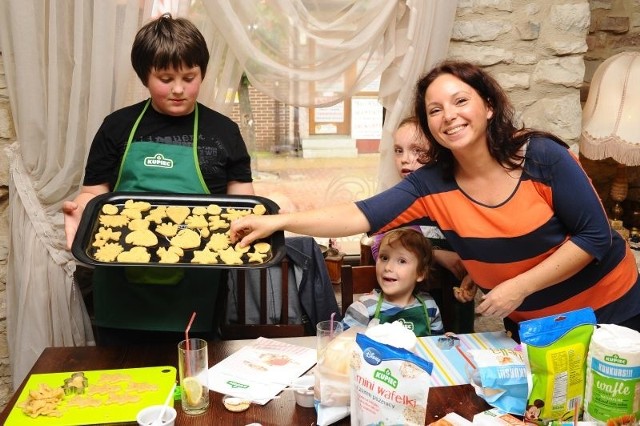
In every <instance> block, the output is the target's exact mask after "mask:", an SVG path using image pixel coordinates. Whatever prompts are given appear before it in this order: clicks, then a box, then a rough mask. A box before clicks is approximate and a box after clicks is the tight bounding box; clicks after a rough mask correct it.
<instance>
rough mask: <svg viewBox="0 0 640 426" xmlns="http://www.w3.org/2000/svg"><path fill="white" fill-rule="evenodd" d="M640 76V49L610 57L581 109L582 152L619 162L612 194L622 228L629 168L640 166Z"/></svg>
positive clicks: (616, 225) (613, 216) (617, 225)
mask: <svg viewBox="0 0 640 426" xmlns="http://www.w3.org/2000/svg"><path fill="white" fill-rule="evenodd" d="M639 78H640V52H622V53H619V54H617V55H614V56H611V57H610V58H608V59H606V60H605V61H604V62H603V63H602V64H600V66H598V68H597V69H596V71H595V73H594V74H593V79H592V81H591V87H590V89H589V95H588V96H587V101H586V103H585V104H584V108H583V110H582V134H581V137H580V152H581V153H582V155H584V156H585V157H587V158H589V159H591V160H603V159H605V158H612V159H614V160H615V161H616V162H617V163H618V167H617V170H616V176H615V178H614V180H613V182H612V184H611V191H610V193H609V194H610V197H611V199H612V200H613V202H614V206H613V208H612V210H611V219H612V221H611V223H612V225H613V227H614V228H616V229H618V230H623V231H626V230H625V229H624V228H623V227H622V213H623V211H622V206H621V203H622V202H623V201H624V200H625V199H626V198H627V192H628V188H629V182H628V180H627V171H626V167H627V166H640V84H638V83H637V82H638V81H639V80H638V79H639ZM627 232H628V231H627ZM625 236H627V237H628V234H627V235H625Z"/></svg>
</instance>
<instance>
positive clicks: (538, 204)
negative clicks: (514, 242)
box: [381, 180, 554, 238]
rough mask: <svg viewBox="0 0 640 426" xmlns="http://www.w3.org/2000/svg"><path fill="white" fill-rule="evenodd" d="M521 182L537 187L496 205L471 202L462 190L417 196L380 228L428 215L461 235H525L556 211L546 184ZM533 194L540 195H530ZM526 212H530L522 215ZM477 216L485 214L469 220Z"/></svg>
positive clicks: (394, 225) (447, 228) (484, 236)
mask: <svg viewBox="0 0 640 426" xmlns="http://www.w3.org/2000/svg"><path fill="white" fill-rule="evenodd" d="M520 185H521V186H523V187H526V186H531V187H532V188H534V189H529V190H525V191H522V190H520V191H517V192H516V193H515V194H514V197H513V199H510V200H509V202H508V203H505V204H503V205H501V206H496V207H485V206H482V205H480V204H477V203H470V202H469V199H468V198H467V197H466V196H465V195H464V194H463V193H462V192H460V191H448V192H441V193H437V194H431V195H427V196H424V197H421V198H419V199H417V200H416V201H415V202H414V203H413V204H412V205H411V206H409V207H408V208H407V209H406V210H405V211H403V212H402V213H401V214H400V215H399V216H398V217H397V218H396V219H395V220H393V221H392V222H390V223H389V224H387V226H385V227H384V228H383V229H382V230H381V231H382V232H386V231H388V230H389V229H393V228H397V227H398V226H400V225H402V224H404V223H407V222H411V221H415V220H417V219H422V218H425V217H428V218H431V219H433V220H436V221H437V222H438V226H439V227H440V229H442V230H443V231H448V230H455V232H456V233H457V234H458V235H459V236H460V237H462V238H465V237H473V238H500V237H508V238H513V237H518V236H522V235H526V234H528V233H530V232H533V231H535V230H536V229H538V227H539V226H540V223H544V222H545V221H547V220H549V219H550V218H551V217H553V214H554V213H553V210H552V208H551V205H550V204H549V202H548V199H549V198H550V194H545V193H546V192H550V189H549V188H548V187H547V186H544V185H539V184H535V183H534V182H532V181H530V180H525V181H522V182H520ZM541 193H543V194H542V195H543V196H542V197H540V194H541ZM531 194H537V195H536V196H535V197H531V196H530V195H531ZM443 206H446V207H443ZM487 210H489V211H487ZM525 211H526V212H527V214H526V215H524V214H522V212H525ZM427 212H429V213H430V214H427ZM449 212H453V213H452V214H449ZM474 217H482V220H481V221H475V220H472V219H470V218H474ZM514 218H517V220H514Z"/></svg>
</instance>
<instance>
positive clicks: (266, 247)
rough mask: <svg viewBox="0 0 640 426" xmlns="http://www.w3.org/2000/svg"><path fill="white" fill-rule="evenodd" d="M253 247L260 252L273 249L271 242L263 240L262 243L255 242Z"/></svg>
mask: <svg viewBox="0 0 640 426" xmlns="http://www.w3.org/2000/svg"><path fill="white" fill-rule="evenodd" d="M253 249H254V250H255V251H257V252H258V253H268V252H269V250H271V244H269V243H264V242H261V243H255V244H254V245H253Z"/></svg>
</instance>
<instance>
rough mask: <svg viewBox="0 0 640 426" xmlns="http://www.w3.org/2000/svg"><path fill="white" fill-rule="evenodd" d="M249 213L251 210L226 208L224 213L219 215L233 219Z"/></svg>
mask: <svg viewBox="0 0 640 426" xmlns="http://www.w3.org/2000/svg"><path fill="white" fill-rule="evenodd" d="M250 214H251V210H249V209H233V208H228V209H227V212H226V213H221V214H220V216H221V217H223V218H225V219H227V220H229V221H230V222H231V221H234V220H236V219H238V218H241V217H243V216H247V215H250Z"/></svg>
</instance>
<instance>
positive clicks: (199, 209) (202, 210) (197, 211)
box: [191, 206, 207, 216]
mask: <svg viewBox="0 0 640 426" xmlns="http://www.w3.org/2000/svg"><path fill="white" fill-rule="evenodd" d="M191 214H193V215H199V216H204V215H205V214H207V208H206V207H205V206H195V207H194V208H193V209H191Z"/></svg>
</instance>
